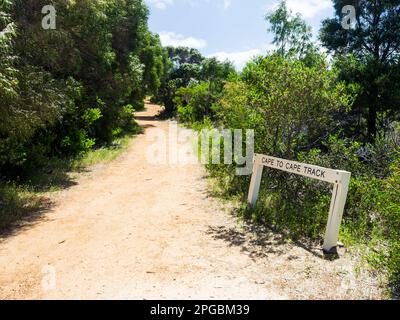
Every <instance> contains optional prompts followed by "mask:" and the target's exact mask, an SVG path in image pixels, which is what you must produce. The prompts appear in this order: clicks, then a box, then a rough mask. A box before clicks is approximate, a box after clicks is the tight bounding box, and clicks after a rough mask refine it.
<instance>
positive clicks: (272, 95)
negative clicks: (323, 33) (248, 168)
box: [177, 55, 400, 284]
mask: <svg viewBox="0 0 400 320" xmlns="http://www.w3.org/2000/svg"><path fill="white" fill-rule="evenodd" d="M320 62H322V60H320ZM201 88H202V87H201V86H199V87H197V88H196V87H192V88H187V89H183V90H180V95H179V96H178V98H177V100H178V101H179V102H180V103H181V102H182V101H185V97H193V96H194V92H196V90H199V91H200V92H203V91H202V90H200V89H201ZM203 90H204V88H203ZM356 95H357V86H353V85H345V84H343V83H342V82H340V81H338V73H337V72H336V71H335V70H334V69H330V68H328V66H327V65H325V64H321V63H320V64H319V65H318V66H316V65H314V66H311V67H310V66H307V65H306V64H305V63H304V62H302V61H298V60H291V59H289V60H288V59H283V58H282V57H280V56H279V55H271V56H267V57H264V58H258V59H256V60H254V61H253V62H251V63H249V64H248V65H247V67H246V68H245V69H244V71H243V73H242V75H241V76H240V77H239V78H238V79H237V80H236V81H232V82H228V83H227V84H226V85H225V88H224V90H223V92H222V96H221V97H220V99H219V100H218V101H217V102H216V103H215V104H214V106H213V110H214V111H215V112H216V121H215V123H214V126H217V127H224V128H238V129H255V134H256V135H255V152H257V153H262V154H269V155H273V156H277V157H283V158H286V159H292V160H297V161H300V162H305V163H310V164H315V165H320V166H324V167H329V168H336V169H341V170H347V171H350V172H352V179H351V183H350V189H349V195H348V200H347V206H346V210H345V214H344V219H343V224H342V229H341V239H342V241H345V242H346V243H347V244H354V243H362V244H364V245H367V246H372V247H373V248H374V250H373V252H376V254H375V255H374V258H373V260H375V263H372V265H373V264H375V265H376V267H378V268H380V269H381V270H382V269H387V270H389V275H390V279H391V282H392V283H394V284H396V283H397V284H398V283H399V281H400V277H399V266H400V264H399V259H398V256H399V254H398V252H399V251H398V250H399V233H398V232H399V231H398V230H399V225H398V224H399V218H400V210H399V203H400V201H399V190H400V189H399V179H398V178H399V170H398V168H399V162H398V150H399V144H398V139H390V138H389V137H388V135H386V136H382V138H377V139H376V140H375V142H374V143H370V144H365V143H361V142H357V141H354V140H351V139H348V138H345V135H344V134H342V130H341V119H342V118H343V117H345V116H344V115H345V114H346V113H347V112H351V107H352V103H353V101H354V100H355V97H356ZM188 101H189V103H188V104H187V106H186V108H184V109H183V111H182V110H181V111H180V113H181V115H182V117H183V119H185V120H191V118H190V117H189V118H185V116H186V114H187V112H188V110H192V108H193V105H196V104H195V102H196V101H198V99H193V98H191V99H189V100H188ZM185 112H186V113H185ZM340 113H341V114H342V117H338V116H337V115H338V114H340ZM190 115H191V114H190ZM205 126H206V127H209V126H210V123H209V121H208V120H207V122H206V123H205V124H204V125H203V127H205ZM196 128H198V129H201V128H202V126H199V125H197V126H196ZM398 134H399V132H398V131H394V132H393V136H397V137H398ZM396 159H397V160H396ZM208 170H209V172H210V174H211V176H213V177H214V178H216V179H217V181H218V182H219V184H220V186H221V189H222V190H224V193H225V194H227V195H239V196H241V197H242V199H243V204H244V206H243V208H242V209H243V210H242V213H243V214H244V215H245V216H247V217H249V218H252V219H253V220H254V221H257V222H259V223H263V224H266V225H268V226H270V227H273V228H274V229H276V230H279V231H281V232H284V233H286V234H287V235H289V236H290V237H292V238H295V239H296V238H299V237H301V238H304V237H306V238H308V239H314V240H316V241H322V239H323V235H324V232H325V227H326V222H327V215H328V211H329V205H330V199H331V186H330V185H329V184H326V183H323V182H317V181H314V180H311V179H306V178H302V177H298V176H294V175H290V174H288V173H281V172H278V171H275V170H268V169H266V170H265V171H264V178H263V180H262V185H261V190H260V198H259V202H258V206H257V208H256V209H255V210H251V209H250V208H248V207H247V206H246V205H245V199H246V196H247V191H248V186H249V177H239V176H236V175H235V165H234V164H233V165H231V166H229V165H212V166H211V165H210V166H208ZM370 258H371V257H369V259H370Z"/></svg>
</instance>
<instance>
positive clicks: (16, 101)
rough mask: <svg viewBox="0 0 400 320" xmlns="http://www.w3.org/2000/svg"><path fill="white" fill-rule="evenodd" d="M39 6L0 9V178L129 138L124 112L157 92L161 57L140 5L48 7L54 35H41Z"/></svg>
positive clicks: (20, 2)
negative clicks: (54, 12) (53, 17)
mask: <svg viewBox="0 0 400 320" xmlns="http://www.w3.org/2000/svg"><path fill="white" fill-rule="evenodd" d="M47 4H48V2H46V1H44V0H34V1H29V2H27V1H24V0H16V1H12V2H11V1H8V0H7V1H1V2H0V116H1V119H2V122H1V124H0V151H1V153H0V171H1V174H0V176H3V175H7V176H8V177H10V178H12V177H13V176H15V175H18V176H20V175H21V174H22V175H23V174H24V172H26V171H29V170H30V169H31V168H35V167H37V166H38V165H39V166H40V165H45V164H46V161H47V160H48V159H49V158H52V157H69V156H77V155H82V154H83V153H85V152H87V151H89V150H90V149H91V148H93V147H95V146H97V147H98V146H102V145H105V144H110V143H112V141H113V139H115V137H116V136H120V135H121V134H123V132H124V131H125V130H128V131H137V126H136V125H135V123H134V119H133V109H135V110H136V109H140V108H142V107H143V99H144V97H145V95H147V94H154V93H155V92H156V91H158V88H159V86H160V85H161V79H162V76H163V74H164V60H163V59H164V52H163V49H162V47H161V43H160V40H159V37H158V36H156V35H154V34H152V33H151V32H150V31H149V30H148V27H147V17H148V9H147V7H146V5H145V4H144V2H143V1H142V0H122V1H121V0H112V1H101V0H95V1H89V0H83V1H65V0H55V1H52V4H53V5H55V7H56V10H57V28H56V29H55V30H43V29H42V25H41V20H42V18H43V15H42V14H41V10H42V7H43V6H44V5H47ZM127 105H130V106H127ZM132 106H133V107H132Z"/></svg>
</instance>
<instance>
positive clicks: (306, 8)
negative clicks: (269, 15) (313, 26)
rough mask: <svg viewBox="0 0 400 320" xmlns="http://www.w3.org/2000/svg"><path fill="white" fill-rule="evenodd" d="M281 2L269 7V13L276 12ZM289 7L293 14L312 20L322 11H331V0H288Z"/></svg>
mask: <svg viewBox="0 0 400 320" xmlns="http://www.w3.org/2000/svg"><path fill="white" fill-rule="evenodd" d="M279 3H280V1H276V3H274V4H273V5H272V6H268V7H267V11H273V10H276V8H277V7H278V5H279ZM286 5H287V7H288V8H289V9H290V10H292V11H293V13H300V14H301V15H302V16H303V18H305V19H311V18H314V17H315V16H317V15H318V14H319V13H320V12H321V11H324V10H327V9H331V8H332V1H331V0H301V1H300V0H286Z"/></svg>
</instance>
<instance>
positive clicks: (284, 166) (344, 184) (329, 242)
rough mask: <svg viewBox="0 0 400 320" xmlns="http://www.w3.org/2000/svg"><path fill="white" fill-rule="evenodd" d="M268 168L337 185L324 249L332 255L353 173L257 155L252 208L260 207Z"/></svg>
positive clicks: (250, 196)
mask: <svg viewBox="0 0 400 320" xmlns="http://www.w3.org/2000/svg"><path fill="white" fill-rule="evenodd" d="M264 167H269V168H272V169H277V170H281V171H286V172H289V173H294V174H297V175H301V176H304V177H308V178H312V179H316V180H320V181H325V182H329V183H332V184H333V191H332V200H331V206H330V210H329V218H328V224H327V227H326V233H325V240H324V246H323V249H324V251H325V252H330V251H332V249H334V248H336V246H337V242H338V240H339V228H340V224H341V221H342V217H343V210H344V206H345V204H346V199H347V192H348V190H349V183H350V177H351V173H350V172H347V171H341V170H333V169H327V168H323V167H318V166H314V165H310V164H305V163H300V162H296V161H289V160H285V159H279V158H274V157H270V156H265V155H261V154H255V155H254V166H253V175H252V177H251V182H250V190H249V196H248V202H249V204H250V205H251V206H252V207H254V206H255V205H256V202H257V199H258V194H259V191H260V184H261V177H262V173H263V168H264Z"/></svg>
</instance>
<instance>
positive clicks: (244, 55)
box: [209, 49, 263, 70]
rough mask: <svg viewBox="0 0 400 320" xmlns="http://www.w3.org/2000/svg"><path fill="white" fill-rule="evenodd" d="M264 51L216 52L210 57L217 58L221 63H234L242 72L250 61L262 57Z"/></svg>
mask: <svg viewBox="0 0 400 320" xmlns="http://www.w3.org/2000/svg"><path fill="white" fill-rule="evenodd" d="M262 52H263V51H262V50H261V49H252V50H247V51H236V52H224V51H220V52H216V53H214V54H210V55H209V58H210V57H216V58H217V59H218V60H220V61H225V60H230V61H232V62H233V64H234V65H235V67H236V68H237V69H238V70H242V69H243V67H244V66H245V65H246V63H247V62H248V61H250V59H252V58H254V57H255V56H257V55H260V54H261V53H262Z"/></svg>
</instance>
